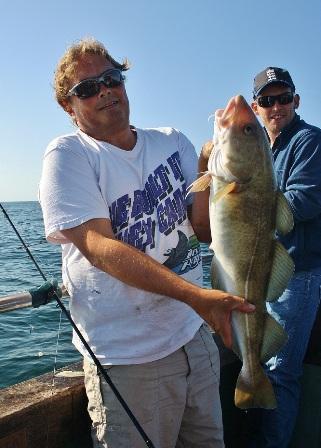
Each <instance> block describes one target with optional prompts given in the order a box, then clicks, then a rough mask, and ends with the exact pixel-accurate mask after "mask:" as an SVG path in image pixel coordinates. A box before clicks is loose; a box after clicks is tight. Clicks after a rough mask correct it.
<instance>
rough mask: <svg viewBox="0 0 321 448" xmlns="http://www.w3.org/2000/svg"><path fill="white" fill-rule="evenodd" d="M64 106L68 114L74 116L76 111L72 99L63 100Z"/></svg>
mask: <svg viewBox="0 0 321 448" xmlns="http://www.w3.org/2000/svg"><path fill="white" fill-rule="evenodd" d="M62 107H63V108H64V110H65V111H66V112H67V114H69V115H70V116H71V117H72V118H73V116H74V111H73V108H72V105H71V103H70V101H67V100H65V101H63V103H62Z"/></svg>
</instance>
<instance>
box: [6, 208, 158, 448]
mask: <svg viewBox="0 0 321 448" xmlns="http://www.w3.org/2000/svg"><path fill="white" fill-rule="evenodd" d="M0 208H1V210H2V211H3V213H4V215H5V217H6V218H7V220H8V221H9V223H10V225H11V227H12V228H13V230H14V232H15V234H16V235H17V237H18V238H19V240H20V241H21V243H22V245H23V247H24V248H25V250H26V252H27V254H28V255H29V257H30V258H31V260H32V261H33V263H34V264H35V266H36V268H37V270H38V272H39V273H40V275H41V277H42V278H43V280H44V281H45V282H47V281H48V279H47V278H46V276H45V274H44V273H43V272H42V270H41V268H40V266H39V265H38V263H37V261H36V260H35V258H34V257H33V255H32V253H31V252H30V250H29V248H28V246H27V245H26V243H25V242H24V240H23V239H22V237H21V235H20V233H19V232H18V230H17V229H16V227H15V225H14V223H13V222H12V221H11V219H10V217H9V215H8V213H7V212H6V210H5V209H4V207H3V206H2V204H1V202H0ZM52 297H53V298H55V300H56V302H57V304H58V306H59V307H60V308H61V310H62V311H63V313H64V314H65V316H66V318H67V319H68V321H69V323H70V325H71V326H72V328H73V329H74V331H75V332H76V334H77V336H78V337H79V339H80V340H81V342H82V343H83V345H84V347H85V348H86V350H87V352H88V353H89V355H90V357H91V359H92V360H93V361H94V363H95V364H96V367H97V369H98V371H99V372H100V373H101V375H102V376H103V378H104V380H105V381H106V383H107V384H108V385H109V387H110V388H111V390H112V391H113V393H114V394H115V396H116V398H117V400H118V401H119V403H120V404H121V405H122V407H123V409H124V411H125V412H126V414H127V415H128V417H129V418H130V419H131V421H132V422H133V424H134V426H135V428H136V429H137V431H138V432H139V434H140V435H141V436H142V438H143V440H144V442H145V444H146V446H148V447H149V448H155V446H154V444H153V443H152V441H151V440H150V439H149V437H148V436H147V434H146V433H145V431H144V430H143V428H142V427H141V425H140V423H139V422H138V420H137V419H136V417H135V416H134V414H133V413H132V411H131V410H130V409H129V407H128V405H127V403H126V401H125V400H124V399H123V397H122V396H121V394H120V393H119V391H118V389H117V388H116V386H115V385H114V383H113V381H112V379H111V378H110V376H109V375H108V374H107V373H106V371H105V370H104V368H103V366H102V364H101V363H100V361H99V360H98V359H97V358H96V356H95V354H94V352H93V351H92V350H91V348H90V347H89V345H88V343H87V342H86V340H85V338H84V337H83V335H82V334H81V332H80V331H79V330H78V328H77V326H76V324H75V322H74V321H73V319H72V318H71V316H70V314H69V312H68V311H67V309H66V307H65V305H64V304H63V303H62V301H61V300H60V298H59V297H58V294H57V292H56V291H55V290H54V288H52Z"/></svg>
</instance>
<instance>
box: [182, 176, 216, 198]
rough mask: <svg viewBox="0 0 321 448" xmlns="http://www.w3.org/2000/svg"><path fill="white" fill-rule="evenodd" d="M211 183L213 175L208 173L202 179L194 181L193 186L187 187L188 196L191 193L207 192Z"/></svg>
mask: <svg viewBox="0 0 321 448" xmlns="http://www.w3.org/2000/svg"><path fill="white" fill-rule="evenodd" d="M211 181H212V174H211V173H209V172H208V171H206V172H205V173H204V174H203V175H202V176H201V177H199V178H198V179H196V180H194V182H192V183H191V185H189V186H188V187H187V195H189V194H190V193H195V192H197V191H204V190H206V188H207V187H208V186H209V185H210V183H211ZM187 195H186V196H187Z"/></svg>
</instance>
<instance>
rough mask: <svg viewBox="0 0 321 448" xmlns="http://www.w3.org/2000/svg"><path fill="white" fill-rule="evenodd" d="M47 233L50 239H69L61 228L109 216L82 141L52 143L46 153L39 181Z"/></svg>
mask: <svg viewBox="0 0 321 448" xmlns="http://www.w3.org/2000/svg"><path fill="white" fill-rule="evenodd" d="M39 201H40V204H41V207H42V212H43V218H44V225H45V233H46V238H47V240H48V241H51V242H53V243H57V244H64V243H69V242H70V241H69V240H68V239H67V238H65V237H64V236H63V234H62V233H61V230H65V229H70V228H73V227H77V226H79V225H80V224H83V223H84V222H86V221H89V220H90V219H94V218H107V219H109V209H108V205H107V204H106V202H105V200H104V198H103V197H102V194H101V192H100V188H99V183H98V179H97V176H96V174H95V170H94V168H93V166H92V165H91V163H90V161H89V158H88V155H87V154H86V153H85V150H84V149H83V148H82V146H81V145H80V144H77V143H75V142H74V141H73V142H68V141H67V142H66V141H63V142H57V141H54V142H53V143H51V144H50V145H49V146H48V148H47V150H46V153H45V156H44V161H43V169H42V175H41V180H40V185H39Z"/></svg>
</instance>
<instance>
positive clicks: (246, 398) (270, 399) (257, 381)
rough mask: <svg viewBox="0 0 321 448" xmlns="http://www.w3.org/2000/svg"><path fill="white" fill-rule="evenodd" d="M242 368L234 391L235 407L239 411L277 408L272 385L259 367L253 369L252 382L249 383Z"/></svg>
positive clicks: (247, 376)
mask: <svg viewBox="0 0 321 448" xmlns="http://www.w3.org/2000/svg"><path fill="white" fill-rule="evenodd" d="M247 373H248V372H247V371H246V370H245V368H244V366H243V367H242V370H241V372H240V374H239V377H238V379H237V382H236V389H235V397H234V400H235V405H236V406H237V407H238V408H240V409H250V408H263V409H275V408H276V406H277V403H276V398H275V394H274V390H273V387H272V384H271V382H270V380H269V378H268V377H267V375H266V374H265V372H264V370H263V368H262V367H261V365H258V366H257V368H256V369H255V376H254V379H253V381H249V375H248V374H247Z"/></svg>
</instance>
